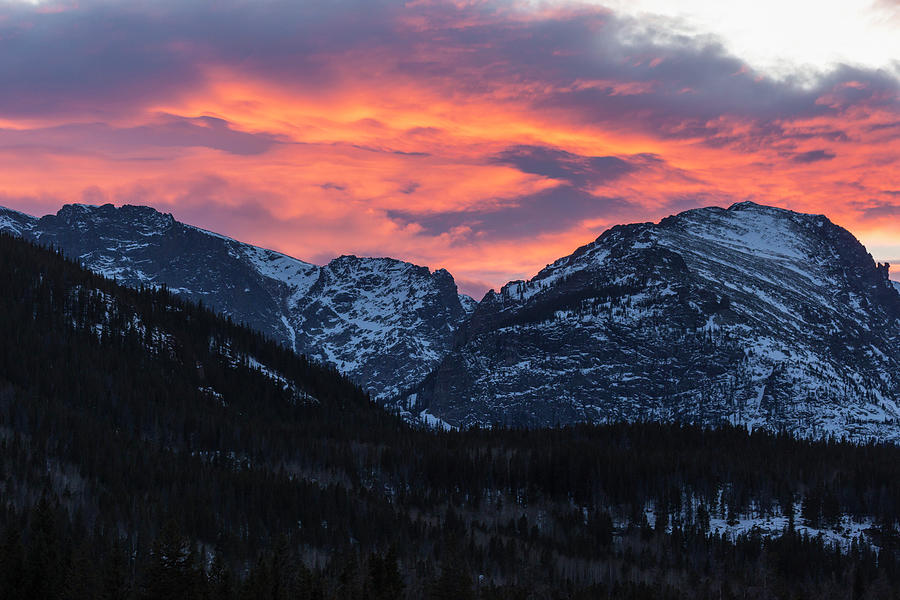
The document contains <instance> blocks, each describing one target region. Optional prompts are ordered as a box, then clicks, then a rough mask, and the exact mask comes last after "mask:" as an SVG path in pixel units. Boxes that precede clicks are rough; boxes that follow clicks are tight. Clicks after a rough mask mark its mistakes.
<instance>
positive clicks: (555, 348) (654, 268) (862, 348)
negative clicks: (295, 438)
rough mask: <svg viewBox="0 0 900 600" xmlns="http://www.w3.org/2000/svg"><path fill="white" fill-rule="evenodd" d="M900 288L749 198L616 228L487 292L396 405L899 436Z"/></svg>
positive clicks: (804, 220)
mask: <svg viewBox="0 0 900 600" xmlns="http://www.w3.org/2000/svg"><path fill="white" fill-rule="evenodd" d="M898 342H900V295H898V294H897V293H896V289H895V285H894V284H892V283H890V282H889V279H888V266H887V265H882V264H876V263H875V262H874V260H873V259H872V257H871V255H870V254H869V253H868V252H867V251H866V250H865V248H864V247H863V246H862V244H860V243H859V242H858V241H857V240H856V239H855V238H854V237H853V236H852V234H850V233H849V232H848V231H847V230H845V229H843V228H841V227H839V226H837V225H834V224H833V223H831V221H830V220H828V219H827V218H826V217H825V216H823V215H805V214H803V213H796V212H793V211H787V210H784V209H779V208H775V207H767V206H763V205H758V204H754V203H740V204H735V205H733V206H731V207H729V208H728V209H723V208H719V207H707V208H699V209H692V210H689V211H685V212H682V213H679V214H677V215H673V216H670V217H666V218H664V219H662V220H661V221H660V222H658V223H637V224H630V225H619V226H615V227H613V228H611V229H609V230H607V231H606V232H604V233H603V234H601V235H600V236H599V237H598V238H597V239H596V240H595V241H594V242H592V243H590V244H586V245H584V246H582V247H580V248H578V249H576V250H575V251H574V252H573V253H572V254H571V255H569V256H567V257H563V258H560V259H559V260H557V261H555V262H554V263H552V264H550V265H548V266H547V267H545V268H544V269H542V270H541V271H540V272H539V273H538V274H537V275H535V277H533V278H532V279H530V280H528V281H512V282H509V283H508V284H506V285H504V286H503V287H502V288H501V289H500V291H499V292H496V291H493V290H492V291H491V292H489V293H488V294H486V295H485V297H484V299H483V300H482V301H481V302H480V303H479V305H478V307H477V308H476V310H475V312H474V313H473V315H472V316H471V317H470V319H468V320H467V321H466V322H465V323H464V324H463V325H462V327H461V328H460V332H459V334H458V336H457V340H456V345H455V347H454V350H453V351H452V352H451V353H450V354H449V355H448V356H447V357H445V358H444V360H443V361H442V362H441V365H439V366H438V368H437V369H436V370H435V371H434V372H433V373H432V374H430V375H429V377H428V378H427V379H426V380H425V381H424V382H423V384H422V385H421V386H419V387H418V388H416V389H415V390H413V391H412V393H411V394H409V395H407V396H406V397H405V398H404V399H403V400H401V402H400V403H399V408H400V410H402V411H406V412H408V413H410V414H419V413H421V412H423V411H427V413H428V414H432V415H434V416H435V417H438V418H440V419H442V420H444V421H446V422H447V423H449V424H450V425H453V426H462V427H465V426H469V425H480V426H490V425H492V424H495V423H500V424H506V425H518V426H521V425H526V426H541V425H553V424H567V423H574V422H580V421H588V422H603V421H607V420H647V419H650V420H663V421H671V420H675V421H685V422H690V423H701V424H715V423H717V422H722V421H726V422H730V423H735V424H743V425H746V426H748V427H751V428H754V427H765V428H768V429H775V430H778V429H782V428H784V429H788V430H790V431H792V432H795V433H797V434H799V435H806V436H821V435H836V436H838V437H840V436H843V435H846V436H848V437H852V438H854V439H862V440H864V439H868V438H869V437H876V438H879V439H895V440H896V439H898V437H900V436H898V432H897V427H896V420H897V419H898V418H900V407H898V401H900V355H898V352H897V349H898V347H900V343H898Z"/></svg>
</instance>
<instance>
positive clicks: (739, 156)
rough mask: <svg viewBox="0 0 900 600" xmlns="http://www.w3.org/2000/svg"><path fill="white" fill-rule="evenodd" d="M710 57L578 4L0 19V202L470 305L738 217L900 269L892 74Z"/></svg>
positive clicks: (8, 12)
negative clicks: (644, 227) (450, 283)
mask: <svg viewBox="0 0 900 600" xmlns="http://www.w3.org/2000/svg"><path fill="white" fill-rule="evenodd" d="M891 6H892V5H890V3H887V4H881V5H880V7H881V9H884V10H887V9H890V8H891ZM772 18H773V19H777V18H778V15H777V14H774V15H772ZM667 23H669V25H667ZM797 26H798V27H800V26H801V25H800V24H797ZM879 26H883V24H882V25H879ZM897 28H898V29H900V22H898V25H897ZM898 37H900V36H898ZM726 42H727V40H721V39H719V38H716V37H711V36H709V35H698V36H689V35H685V34H684V33H683V32H680V31H677V30H676V29H674V28H673V27H672V26H671V22H670V21H668V20H667V19H662V18H650V17H642V16H641V15H638V14H631V13H629V14H626V13H624V12H616V11H614V10H613V9H609V8H604V7H603V6H599V5H597V4H592V3H583V4H574V3H562V2H556V3H540V4H539V3H533V2H529V3H521V4H520V3H515V2H487V1H484V2H482V1H456V2H437V1H429V0H418V1H411V2H390V1H386V0H375V1H366V2H350V1H338V2H328V3H324V2H323V3H316V2H307V3H297V2H284V3H282V2H253V3H244V2H217V3H214V4H211V5H205V4H204V5H201V4H200V3H191V2H128V3H113V2H90V1H89V2H60V3H55V2H39V3H36V4H32V3H23V2H12V3H9V2H7V3H5V4H4V3H2V2H0V90H2V92H0V205H3V206H8V207H10V208H15V209H18V210H22V211H25V212H28V213H31V214H38V215H41V214H45V213H47V212H55V211H56V210H57V209H58V208H59V207H60V206H61V205H62V204H63V203H66V202H86V203H91V204H100V203H104V202H113V203H115V204H125V203H131V204H138V203H139V204H149V205H151V206H154V207H156V208H158V209H160V210H164V211H167V212H172V213H173V214H174V215H175V216H176V218H178V219H179V220H182V221H185V222H188V223H191V224H195V225H198V226H200V227H204V228H206V229H211V230H214V231H218V232H221V233H225V234H227V235H231V236H233V237H235V238H237V239H240V240H242V241H247V242H250V243H254V244H257V245H261V246H264V247H269V248H274V249H277V250H281V251H283V252H286V253H288V254H291V255H293V256H296V257H298V258H301V259H304V260H309V261H312V262H317V263H323V262H325V261H327V260H329V259H331V258H333V257H335V256H337V255H340V254H346V253H354V254H359V255H370V256H371V255H377V256H384V255H387V256H394V257H397V258H402V259H406V260H410V261H412V262H416V263H418V264H424V265H428V266H430V267H432V268H438V267H446V268H447V269H449V270H450V271H451V272H452V273H453V274H454V275H455V276H456V278H457V280H458V282H459V283H460V285H461V287H462V288H463V290H465V291H469V292H471V293H473V294H475V295H476V296H478V297H480V295H481V294H482V293H483V292H484V291H485V290H486V289H487V288H488V287H497V286H499V285H502V284H503V283H505V282H506V281H507V280H509V279H514V278H521V277H530V276H532V275H533V274H534V273H535V272H536V271H537V270H538V269H539V268H541V267H543V266H544V264H546V263H548V262H550V261H552V260H554V259H555V258H557V257H559V256H562V255H565V254H568V253H569V252H571V251H572V250H573V249H574V248H575V247H577V246H579V245H581V244H584V243H586V242H588V241H590V240H592V239H593V238H595V237H596V236H597V235H599V234H600V233H601V232H602V231H603V230H604V229H606V228H607V227H609V226H611V225H613V224H616V223H620V222H631V221H645V220H656V219H658V218H660V217H663V216H666V215H668V214H671V213H673V212H677V211H680V210H683V209H687V208H692V207H697V206H706V205H713V204H715V205H720V206H727V205H729V204H731V203H733V202H737V201H742V200H753V201H756V202H760V203H767V204H775V205H779V206H783V207H786V208H792V209H796V210H801V211H807V212H815V213H826V214H828V215H829V217H831V219H832V220H833V221H835V222H837V223H839V224H841V225H844V226H846V227H848V228H849V229H850V230H851V231H853V232H854V233H855V234H856V235H857V236H858V237H859V238H860V239H861V240H862V241H863V242H864V243H865V244H866V245H867V247H868V248H869V249H870V251H871V252H872V253H873V255H874V256H875V258H876V259H879V260H891V259H893V262H896V263H898V266H900V64H898V62H896V61H893V62H892V60H891V58H890V56H888V57H886V58H885V61H884V64H883V65H873V64H864V65H863V64H861V65H860V66H852V65H849V64H830V65H827V66H821V67H815V68H813V67H809V66H806V67H804V69H803V70H798V71H797V73H796V76H791V75H789V74H788V75H786V74H785V72H784V71H781V72H779V73H777V74H775V73H768V72H766V71H764V70H760V67H757V66H752V65H751V62H748V60H746V59H744V58H741V57H740V56H738V55H735V54H732V53H731V51H730V50H729V49H728V46H727V43H726ZM810 69H814V70H810ZM893 274H894V276H895V277H898V278H900V270H898V269H897V268H896V267H895V268H894V270H893Z"/></svg>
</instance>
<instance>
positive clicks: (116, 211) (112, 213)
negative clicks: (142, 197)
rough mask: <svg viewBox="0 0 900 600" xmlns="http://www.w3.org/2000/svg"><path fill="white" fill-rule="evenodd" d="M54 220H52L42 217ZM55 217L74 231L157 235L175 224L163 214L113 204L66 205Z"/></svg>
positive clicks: (154, 210)
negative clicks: (106, 229)
mask: <svg viewBox="0 0 900 600" xmlns="http://www.w3.org/2000/svg"><path fill="white" fill-rule="evenodd" d="M44 218H45V219H47V218H51V219H52V218H54V217H44ZM55 218H56V219H58V220H60V221H62V222H63V223H65V224H66V225H68V226H69V227H74V228H77V229H85V228H96V227H110V226H117V227H126V228H131V229H133V230H134V231H135V232H138V233H140V234H142V235H153V234H160V233H162V232H163V231H165V230H166V229H168V228H169V227H171V226H173V225H174V224H175V217H173V216H172V214H171V213H162V212H160V211H158V210H156V209H155V208H152V207H150V206H138V205H132V204H124V205H122V206H121V207H119V208H116V207H115V206H114V205H113V204H109V203H107V204H103V205H100V206H95V205H91V204H66V205H64V206H63V207H62V208H60V209H59V211H57V213H56V215H55Z"/></svg>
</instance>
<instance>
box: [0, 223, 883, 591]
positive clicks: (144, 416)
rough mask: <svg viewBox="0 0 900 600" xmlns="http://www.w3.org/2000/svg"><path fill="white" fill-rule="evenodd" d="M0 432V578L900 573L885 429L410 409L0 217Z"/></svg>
mask: <svg viewBox="0 0 900 600" xmlns="http://www.w3.org/2000/svg"><path fill="white" fill-rule="evenodd" d="M0 434H2V435H0V471H2V474H3V477H2V478H0V507H2V510H0V529H2V534H0V540H2V541H0V596H3V597H10V598H58V597H65V598H72V599H74V598H97V597H114V598H123V597H124V598H134V597H137V598H148V599H149V598H154V599H155V598H172V597H187V598H217V599H220V598H225V599H230V598H235V599H236V598H253V599H256V598H259V599H262V598H267V599H271V598H284V597H300V598H363V597H365V598H388V597H390V598H396V597H398V592H397V590H398V585H397V584H398V580H399V586H400V587H405V597H407V598H421V597H427V596H429V595H430V596H432V597H437V598H442V597H454V598H460V597H466V596H467V595H468V594H469V593H471V594H475V593H476V592H477V595H478V597H481V598H519V597H540V598H543V597H547V598H567V597H573V598H589V597H598V596H599V597H628V598H660V597H666V598H720V597H722V598H726V597H732V598H733V597H745V596H746V597H765V595H764V594H763V592H762V591H759V593H756V594H753V593H751V594H750V595H749V596H748V595H747V593H745V592H746V591H747V590H748V589H754V586H755V585H756V582H758V581H759V574H760V573H766V574H767V576H766V581H767V582H768V583H767V585H768V586H771V587H772V589H778V590H781V591H783V594H782V595H787V596H789V597H801V598H802V597H808V598H821V597H827V594H828V593H830V592H829V591H830V590H835V589H837V590H842V589H850V587H855V588H857V589H858V590H860V594H863V593H867V592H870V593H871V594H873V595H875V596H874V597H883V598H887V597H890V593H891V590H896V589H898V587H897V583H900V565H898V562H897V560H896V558H895V553H894V550H893V548H895V547H896V546H895V545H894V544H896V543H897V542H896V539H897V537H896V536H897V532H896V527H897V523H898V520H900V502H897V498H900V487H898V486H900V471H898V469H900V454H898V453H900V450H898V449H897V448H895V447H892V446H876V445H870V446H862V447H855V446H850V445H847V444H834V443H823V442H820V443H805V442H801V441H798V440H795V439H792V438H790V437H787V436H773V435H769V434H760V433H755V434H753V435H748V434H747V433H746V431H742V430H739V429H735V428H724V429H722V430H719V431H703V430H701V429H698V428H685V427H679V426H664V425H651V424H645V425H616V426H605V427H590V426H581V427H578V428H569V429H560V430H543V431H507V430H495V431H478V430H474V431H469V432H464V433H442V434H437V433H432V432H427V431H420V430H415V429H411V428H409V427H408V426H406V425H405V424H403V423H402V422H401V421H400V420H398V419H397V418H395V417H392V416H391V415H389V414H387V413H385V412H384V411H382V410H380V409H379V408H378V407H377V406H375V405H374V404H372V403H370V402H369V401H368V399H367V398H366V396H365V395H364V394H363V393H362V392H361V391H360V390H359V389H358V388H356V387H355V386H353V385H352V384H351V383H350V382H349V381H348V380H346V379H344V378H343V377H341V376H339V375H338V374H336V373H335V372H333V371H330V370H328V369H325V368H322V367H320V366H317V365H316V364H314V363H310V362H308V361H307V360H305V359H304V358H302V357H298V356H296V355H294V354H293V353H292V352H289V351H287V350H286V349H284V348H283V347H282V346H281V345H279V344H277V343H275V342H271V341H267V340H266V339H264V338H263V337H262V336H260V335H259V334H258V333H255V332H253V331H251V330H250V329H247V328H244V327H239V326H235V325H234V324H233V323H230V322H229V321H227V320H225V319H223V318H221V317H217V316H215V315H214V314H213V313H211V312H209V311H207V310H205V309H202V308H200V307H198V306H196V305H193V304H190V303H186V302H184V301H183V300H181V299H179V298H177V297H174V296H172V295H171V294H169V293H167V292H165V291H160V290H143V291H141V290H133V289H129V288H126V287H122V286H119V285H116V284H115V283H113V282H111V281H108V280H105V279H102V278H100V277H98V276H96V275H93V274H91V273H89V272H87V271H85V270H83V269H81V268H80V267H79V266H78V265H77V264H75V263H73V262H70V261H66V260H64V259H63V258H62V257H61V256H60V255H58V254H56V253H54V252H51V251H49V250H45V249H41V248H37V247H35V246H33V245H31V244H29V243H26V242H24V241H23V240H21V239H17V238H12V237H8V236H3V235H0ZM167 523H168V524H167ZM745 523H752V524H754V525H756V526H758V527H759V529H758V530H754V531H750V530H749V528H748V527H747V526H745ZM819 533H821V537H816V536H817V535H818V534H819ZM810 535H811V536H812V537H810ZM831 540H833V541H834V542H835V544H836V545H835V546H833V547H832V546H831V545H830V544H831ZM872 544H875V545H877V546H878V547H880V548H881V549H882V550H881V552H880V554H878V555H876V554H875V552H874V551H873V550H872ZM391 546H393V547H394V549H395V550H394V551H393V552H392V551H390V548H391ZM213 555H215V557H216V558H215V559H213ZM881 590H888V595H885V594H882V593H880V592H881ZM766 593H768V592H766Z"/></svg>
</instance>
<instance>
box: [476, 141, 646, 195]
mask: <svg viewBox="0 0 900 600" xmlns="http://www.w3.org/2000/svg"><path fill="white" fill-rule="evenodd" d="M492 161H493V162H495V163H499V164H508V165H512V166H514V167H516V168H517V169H519V170H520V171H522V172H524V173H531V174H534V175H543V176H545V177H551V178H553V179H560V180H563V181H566V182H568V183H569V184H570V185H572V186H573V187H576V188H581V189H584V188H588V187H591V186H594V185H598V184H601V183H605V182H608V181H612V180H614V179H618V178H619V177H621V176H623V175H627V174H628V173H631V172H633V171H635V170H636V169H637V167H636V166H635V165H633V164H632V163H630V162H627V161H625V160H622V159H621V158H618V157H615V156H581V155H578V154H573V153H571V152H566V151H565V150H559V149H556V148H549V147H545V146H525V145H522V146H513V147H511V148H507V149H506V150H504V151H503V152H500V153H499V154H497V155H495V156H494V157H493V158H492Z"/></svg>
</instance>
